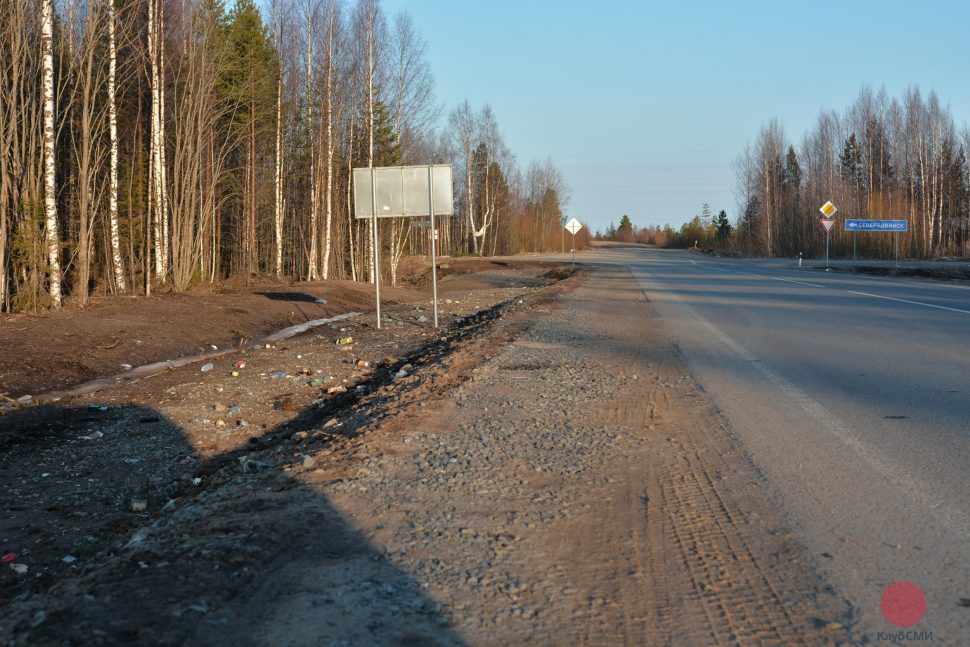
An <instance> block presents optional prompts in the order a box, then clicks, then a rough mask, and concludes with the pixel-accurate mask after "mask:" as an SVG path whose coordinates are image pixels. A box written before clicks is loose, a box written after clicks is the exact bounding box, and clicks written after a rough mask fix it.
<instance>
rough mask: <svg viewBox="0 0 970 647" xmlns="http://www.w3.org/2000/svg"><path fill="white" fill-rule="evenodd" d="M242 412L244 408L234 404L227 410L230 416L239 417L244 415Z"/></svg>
mask: <svg viewBox="0 0 970 647" xmlns="http://www.w3.org/2000/svg"><path fill="white" fill-rule="evenodd" d="M242 410H243V408H242V405H241V404H234V405H232V406H231V407H229V408H228V409H226V413H228V414H229V415H230V416H238V415H239V414H240V413H242Z"/></svg>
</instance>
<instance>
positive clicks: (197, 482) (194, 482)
mask: <svg viewBox="0 0 970 647" xmlns="http://www.w3.org/2000/svg"><path fill="white" fill-rule="evenodd" d="M201 483H202V477H201V476H196V477H195V478H194V479H192V485H200V484H201Z"/></svg>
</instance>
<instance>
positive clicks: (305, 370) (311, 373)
mask: <svg viewBox="0 0 970 647" xmlns="http://www.w3.org/2000/svg"><path fill="white" fill-rule="evenodd" d="M298 372H299V374H300V375H313V371H311V370H310V369H308V368H302V369H300V370H299V371H298Z"/></svg>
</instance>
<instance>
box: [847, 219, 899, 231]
mask: <svg viewBox="0 0 970 647" xmlns="http://www.w3.org/2000/svg"><path fill="white" fill-rule="evenodd" d="M845 230H846V231H909V221H908V220H846V221H845Z"/></svg>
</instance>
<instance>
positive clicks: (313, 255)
mask: <svg viewBox="0 0 970 647" xmlns="http://www.w3.org/2000/svg"><path fill="white" fill-rule="evenodd" d="M312 78H313V8H312V7H310V6H308V7H307V26H306V110H307V131H308V132H309V137H310V142H311V144H310V259H309V261H310V262H309V269H308V270H307V279H308V280H310V281H315V280H317V278H319V276H318V273H317V257H318V256H319V255H320V253H319V251H318V250H317V247H318V242H317V227H318V224H317V221H318V220H319V214H318V213H317V181H318V180H317V165H316V145H315V144H314V143H313V142H315V140H316V129H315V128H314V124H313V92H312V89H313V85H312V81H311V79H312Z"/></svg>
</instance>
